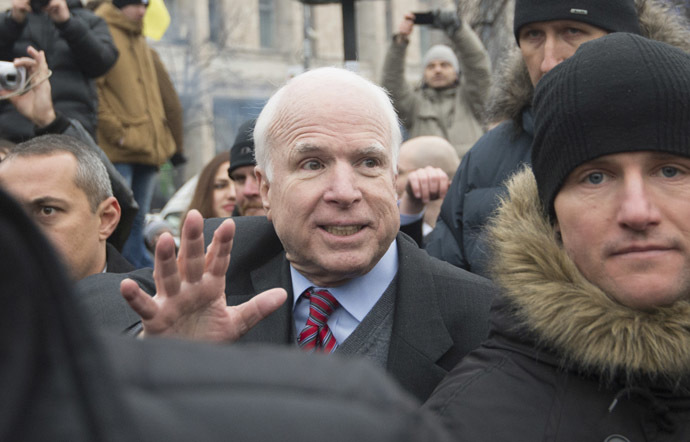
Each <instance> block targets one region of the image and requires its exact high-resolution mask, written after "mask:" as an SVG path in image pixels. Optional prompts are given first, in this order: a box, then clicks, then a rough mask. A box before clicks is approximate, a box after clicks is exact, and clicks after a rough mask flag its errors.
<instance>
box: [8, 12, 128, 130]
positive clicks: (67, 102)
mask: <svg viewBox="0 0 690 442" xmlns="http://www.w3.org/2000/svg"><path fill="white" fill-rule="evenodd" d="M67 6H68V7H69V10H70V14H71V17H70V18H69V19H68V20H67V21H66V22H65V23H62V24H55V23H54V22H53V21H52V20H51V19H50V17H49V16H48V15H47V14H44V13H38V14H37V13H29V14H27V16H26V20H25V21H24V23H17V22H15V21H14V20H13V19H12V17H11V14H10V12H11V11H10V10H8V11H7V12H6V13H5V14H3V15H2V16H0V60H9V61H11V60H14V59H15V58H17V57H27V56H28V55H27V52H26V48H27V47H28V46H33V47H34V48H36V49H38V50H43V51H45V54H46V61H47V62H48V67H49V68H50V69H51V71H52V72H53V74H52V76H51V78H50V85H51V88H52V97H53V105H54V106H55V109H56V110H57V111H59V112H61V113H62V114H64V115H65V116H66V117H69V118H74V119H76V120H77V121H79V122H80V123H81V124H82V126H84V128H85V129H86V130H87V131H88V132H89V133H90V135H91V136H95V133H96V124H97V115H98V95H97V93H96V87H95V84H94V82H93V79H95V78H96V77H99V76H101V75H103V74H105V73H106V72H107V71H108V69H110V68H111V67H112V66H113V64H115V61H116V60H117V56H118V52H117V49H116V48H115V44H114V43H113V40H112V38H111V37H110V32H109V31H108V26H107V25H106V23H105V22H104V21H103V20H101V19H100V18H99V17H97V16H95V15H94V14H93V13H92V12H91V11H89V10H88V9H85V8H82V6H81V1H80V0H67ZM0 136H1V137H4V138H8V139H11V140H13V141H15V142H20V141H23V140H26V139H29V138H32V137H33V136H34V125H33V124H32V123H31V122H30V121H29V120H27V119H26V118H24V117H23V116H21V115H20V114H19V113H18V112H17V111H16V110H15V109H14V106H12V104H11V103H9V102H8V101H0Z"/></svg>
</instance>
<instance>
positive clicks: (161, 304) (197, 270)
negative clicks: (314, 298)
mask: <svg viewBox="0 0 690 442" xmlns="http://www.w3.org/2000/svg"><path fill="white" fill-rule="evenodd" d="M234 236H235V223H234V222H233V221H232V220H231V219H228V220H225V221H224V222H223V223H222V224H221V225H220V226H219V227H218V229H216V231H215V233H214V235H213V240H212V242H211V244H210V245H209V247H208V250H207V252H206V254H205V255H204V238H203V218H202V217H201V214H199V212H197V211H196V210H193V211H190V212H189V214H188V215H187V218H186V219H185V223H184V225H183V227H182V235H181V244H180V251H179V254H178V256H177V258H176V257H175V243H174V240H173V238H172V236H170V234H167V233H166V234H163V235H162V236H161V238H160V239H159V240H158V244H157V245H156V254H155V260H154V272H153V276H154V281H155V283H156V291H157V293H156V295H155V296H154V297H153V298H151V297H150V296H149V295H148V294H146V292H144V291H143V290H141V288H139V286H138V285H137V283H136V282H134V281H132V280H130V279H126V280H124V281H122V284H121V286H120V291H121V292H122V296H123V297H124V298H125V300H126V301H127V303H128V304H129V305H130V307H131V308H132V309H133V310H134V311H135V312H137V314H138V315H139V316H141V319H142V324H143V327H144V332H143V333H144V336H148V335H167V336H176V337H183V338H190V339H201V340H209V341H236V340H237V339H239V338H240V337H241V336H242V335H244V334H245V333H246V332H247V331H249V329H251V328H252V327H253V326H254V325H256V323H258V322H259V321H260V320H261V319H263V318H265V317H266V316H268V315H269V314H271V313H272V312H273V311H275V310H276V309H277V308H278V307H279V306H280V305H281V304H283V302H285V300H286V299H287V293H286V292H285V290H283V289H271V290H267V291H265V292H263V293H260V294H258V295H256V296H254V297H253V298H252V299H250V300H249V301H247V302H245V303H244V304H240V305H238V306H234V307H228V306H227V303H226V300H225V272H226V271H227V268H228V265H229V264H230V251H231V249H232V240H233V237H234Z"/></svg>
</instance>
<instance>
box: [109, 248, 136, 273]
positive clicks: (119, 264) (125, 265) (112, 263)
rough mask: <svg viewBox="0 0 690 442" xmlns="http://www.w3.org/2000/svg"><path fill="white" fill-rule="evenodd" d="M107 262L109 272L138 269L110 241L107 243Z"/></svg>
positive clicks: (125, 271)
mask: <svg viewBox="0 0 690 442" xmlns="http://www.w3.org/2000/svg"><path fill="white" fill-rule="evenodd" d="M105 263H106V264H107V265H108V269H107V270H106V271H107V272H108V273H127V272H132V271H134V270H136V267H134V266H133V265H132V264H131V263H130V262H129V261H127V259H126V258H125V257H124V256H122V255H121V254H120V252H118V251H117V249H116V248H115V246H114V245H112V244H110V243H109V242H108V243H105Z"/></svg>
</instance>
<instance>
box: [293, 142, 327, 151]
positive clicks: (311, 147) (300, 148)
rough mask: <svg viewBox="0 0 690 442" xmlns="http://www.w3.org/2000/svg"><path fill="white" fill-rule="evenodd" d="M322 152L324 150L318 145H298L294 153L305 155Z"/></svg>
mask: <svg viewBox="0 0 690 442" xmlns="http://www.w3.org/2000/svg"><path fill="white" fill-rule="evenodd" d="M320 150H323V149H322V148H321V147H319V146H318V145H316V144H312V143H297V145H296V146H295V151H294V152H295V153H297V154H304V153H311V152H318V151H320Z"/></svg>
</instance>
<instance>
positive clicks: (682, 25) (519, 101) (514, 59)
mask: <svg viewBox="0 0 690 442" xmlns="http://www.w3.org/2000/svg"><path fill="white" fill-rule="evenodd" d="M635 3H636V7H637V15H638V17H639V19H640V28H641V30H642V36H644V37H647V38H650V39H652V40H657V41H662V42H664V43H668V44H670V45H673V46H677V47H679V48H681V49H683V50H684V51H685V52H690V28H689V27H688V23H687V21H686V20H685V19H683V18H682V17H680V16H679V15H678V14H674V13H673V12H671V11H670V10H669V7H668V6H667V5H665V4H662V3H660V2H659V1H658V0H636V2H635ZM533 92H534V87H533V86H532V82H531V80H530V78H529V74H528V73H527V67H526V66H525V62H524V60H523V59H522V55H521V53H520V49H519V48H517V47H515V48H514V49H513V50H511V51H510V52H509V54H508V56H507V57H506V60H505V61H504V63H503V64H502V65H501V67H500V68H499V70H498V72H497V73H496V75H495V76H494V79H493V84H492V86H491V92H490V94H489V99H488V101H487V105H486V111H485V121H486V122H487V123H497V122H500V121H503V120H508V119H511V120H514V121H515V123H516V125H517V127H521V125H522V121H521V118H522V110H523V109H524V108H525V106H528V105H529V104H530V103H531V102H532V93H533Z"/></svg>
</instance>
